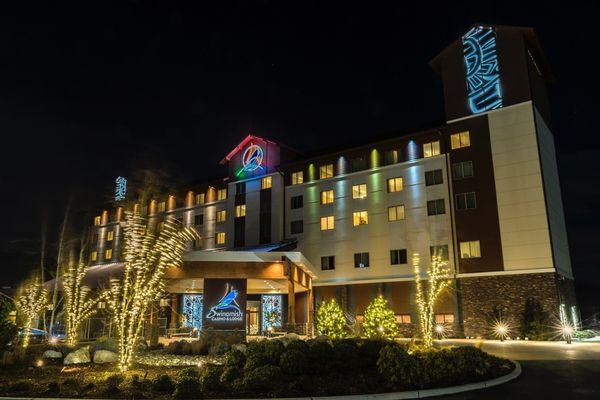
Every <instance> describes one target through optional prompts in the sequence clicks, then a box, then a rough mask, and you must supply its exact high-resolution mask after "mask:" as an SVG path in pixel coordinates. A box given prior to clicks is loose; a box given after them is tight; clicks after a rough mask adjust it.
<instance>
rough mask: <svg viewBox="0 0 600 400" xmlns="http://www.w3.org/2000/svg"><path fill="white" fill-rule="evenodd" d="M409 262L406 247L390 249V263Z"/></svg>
mask: <svg viewBox="0 0 600 400" xmlns="http://www.w3.org/2000/svg"><path fill="white" fill-rule="evenodd" d="M407 262H408V261H407V258H406V249H397V250H390V264H392V265H400V264H406V263H407Z"/></svg>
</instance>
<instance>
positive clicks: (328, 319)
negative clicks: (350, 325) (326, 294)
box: [315, 299, 346, 339]
mask: <svg viewBox="0 0 600 400" xmlns="http://www.w3.org/2000/svg"><path fill="white" fill-rule="evenodd" d="M315 319H316V323H315V326H316V328H317V332H319V334H321V335H327V336H329V337H330V338H332V339H338V338H342V337H344V336H346V316H345V315H344V312H343V311H342V309H341V307H340V306H339V305H338V303H337V302H336V301H335V299H331V300H329V301H327V300H325V301H323V302H322V303H321V304H319V307H318V308H317V315H316V318H315Z"/></svg>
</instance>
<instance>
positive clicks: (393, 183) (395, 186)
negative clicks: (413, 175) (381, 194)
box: [387, 176, 402, 193]
mask: <svg viewBox="0 0 600 400" xmlns="http://www.w3.org/2000/svg"><path fill="white" fill-rule="evenodd" d="M401 190H402V177H401V176H399V177H397V178H390V179H388V180H387V191H388V193H394V192H400V191H401Z"/></svg>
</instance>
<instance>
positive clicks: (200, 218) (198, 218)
mask: <svg viewBox="0 0 600 400" xmlns="http://www.w3.org/2000/svg"><path fill="white" fill-rule="evenodd" d="M202 224H204V214H196V215H194V225H196V226H199V225H202Z"/></svg>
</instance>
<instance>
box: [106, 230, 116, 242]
mask: <svg viewBox="0 0 600 400" xmlns="http://www.w3.org/2000/svg"><path fill="white" fill-rule="evenodd" d="M114 238H115V232H114V231H108V232H107V233H106V240H107V241H109V242H110V241H112V240H113V239H114Z"/></svg>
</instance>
